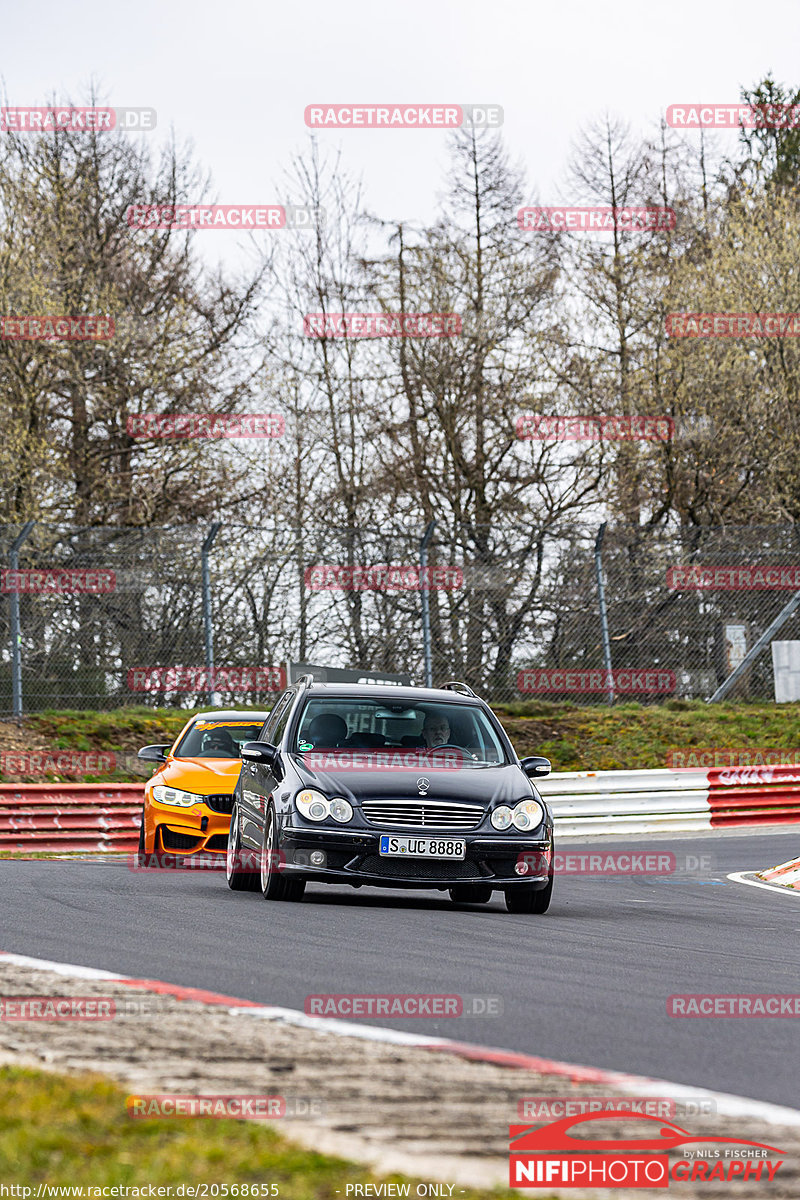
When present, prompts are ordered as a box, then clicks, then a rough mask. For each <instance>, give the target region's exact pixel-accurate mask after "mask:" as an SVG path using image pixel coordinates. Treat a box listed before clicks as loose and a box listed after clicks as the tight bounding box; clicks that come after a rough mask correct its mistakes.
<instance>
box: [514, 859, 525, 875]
mask: <svg viewBox="0 0 800 1200" xmlns="http://www.w3.org/2000/svg"><path fill="white" fill-rule="evenodd" d="M514 870H515V871H516V872H517V874H518V875H527V874H528V864H527V863H526V862H525V861H524V859H520V861H519V862H517V863H515V864H514Z"/></svg>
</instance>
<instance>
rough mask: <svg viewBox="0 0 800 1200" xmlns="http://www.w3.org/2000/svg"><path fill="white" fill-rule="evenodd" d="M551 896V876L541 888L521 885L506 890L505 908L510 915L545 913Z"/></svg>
mask: <svg viewBox="0 0 800 1200" xmlns="http://www.w3.org/2000/svg"><path fill="white" fill-rule="evenodd" d="M552 895H553V876H552V875H551V876H550V878H549V879H548V881H547V886H546V887H543V888H533V887H530V886H526V885H525V884H522V885H521V886H517V887H510V888H506V908H507V909H508V911H509V912H510V913H538V914H541V913H546V912H547V910H548V908H549V907H550V899H551V897H552Z"/></svg>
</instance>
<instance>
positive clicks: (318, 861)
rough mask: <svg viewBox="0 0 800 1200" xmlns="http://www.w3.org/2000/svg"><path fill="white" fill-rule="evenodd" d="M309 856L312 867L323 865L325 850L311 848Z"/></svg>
mask: <svg viewBox="0 0 800 1200" xmlns="http://www.w3.org/2000/svg"><path fill="white" fill-rule="evenodd" d="M310 858H311V865H312V867H324V866H325V851H324V850H312V851H311V854H310Z"/></svg>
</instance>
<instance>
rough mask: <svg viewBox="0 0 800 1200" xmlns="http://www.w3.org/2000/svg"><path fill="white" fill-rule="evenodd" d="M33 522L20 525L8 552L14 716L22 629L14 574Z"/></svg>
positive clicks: (18, 701) (19, 699) (18, 702)
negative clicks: (21, 547) (10, 575)
mask: <svg viewBox="0 0 800 1200" xmlns="http://www.w3.org/2000/svg"><path fill="white" fill-rule="evenodd" d="M35 524H36V522H35V521H26V523H25V524H24V525H23V526H22V531H21V533H19V534H18V535H17V537H16V538H15V539H14V541H13V542H12V543H11V548H10V550H9V552H8V557H9V561H10V563H11V570H12V571H13V572H14V578H13V583H14V586H13V587H12V589H11V591H10V592H9V601H10V605H11V711H12V712H13V714H14V716H15V717H21V716H22V659H21V657H20V655H21V642H22V631H21V629H20V624H19V586H18V581H17V579H16V574H17V572H18V571H19V548H20V546H21V545H22V543H23V542H24V541H26V540H27V538H28V535H29V534H30V532H31V530H32V529H33V527H34V525H35Z"/></svg>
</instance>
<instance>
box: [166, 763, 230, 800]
mask: <svg viewBox="0 0 800 1200" xmlns="http://www.w3.org/2000/svg"><path fill="white" fill-rule="evenodd" d="M241 769H242V760H241V759H240V758H172V759H170V761H169V762H168V763H165V765H164V766H163V767H162V768H161V770H160V771H157V772H156V774H157V775H158V781H157V782H158V783H163V784H166V786H167V787H175V788H183V790H184V791H186V792H197V793H198V795H200V796H204V795H213V793H214V792H232V791H233V789H234V788H235V787H236V780H237V779H238V778H239V772H240V771H241Z"/></svg>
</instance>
